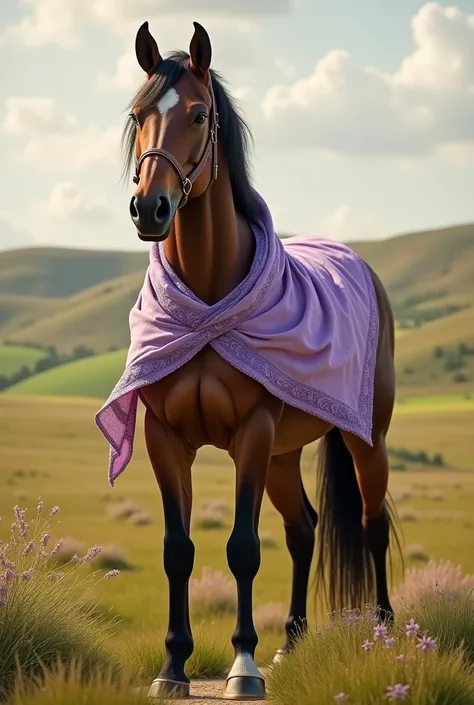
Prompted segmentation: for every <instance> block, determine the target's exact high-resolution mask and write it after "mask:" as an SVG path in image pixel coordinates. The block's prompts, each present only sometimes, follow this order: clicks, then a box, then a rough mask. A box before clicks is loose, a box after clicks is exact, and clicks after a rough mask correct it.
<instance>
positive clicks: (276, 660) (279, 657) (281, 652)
mask: <svg viewBox="0 0 474 705" xmlns="http://www.w3.org/2000/svg"><path fill="white" fill-rule="evenodd" d="M288 654H289V651H285V649H278V651H277V652H276V654H275V656H274V657H273V663H280V661H283V659H285V658H286V657H287V656H288Z"/></svg>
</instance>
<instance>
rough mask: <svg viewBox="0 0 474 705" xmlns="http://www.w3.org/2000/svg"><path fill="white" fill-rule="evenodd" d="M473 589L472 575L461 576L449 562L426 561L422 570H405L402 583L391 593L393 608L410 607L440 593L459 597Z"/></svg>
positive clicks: (457, 568) (460, 571) (459, 567)
mask: <svg viewBox="0 0 474 705" xmlns="http://www.w3.org/2000/svg"><path fill="white" fill-rule="evenodd" d="M473 589H474V575H463V574H462V569H461V566H459V565H458V566H456V565H454V564H453V563H451V561H434V560H431V561H428V563H427V564H426V566H423V567H422V568H411V569H410V570H407V572H406V574H405V579H404V581H403V582H402V583H401V584H400V585H399V586H398V587H397V588H396V589H395V590H394V591H393V595H392V597H393V604H394V608H396V607H397V606H398V605H402V604H409V605H411V606H412V607H413V606H414V605H416V604H417V603H419V602H422V601H423V600H425V599H426V598H430V597H434V596H435V595H437V594H438V593H439V592H440V591H441V592H442V593H443V594H445V595H447V596H449V597H460V596H462V595H463V594H464V592H465V591H466V590H467V591H470V590H473Z"/></svg>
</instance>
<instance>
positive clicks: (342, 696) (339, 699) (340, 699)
mask: <svg viewBox="0 0 474 705" xmlns="http://www.w3.org/2000/svg"><path fill="white" fill-rule="evenodd" d="M333 700H334V702H335V703H347V701H348V700H349V696H348V695H347V693H338V694H337V695H335V696H334V698H333Z"/></svg>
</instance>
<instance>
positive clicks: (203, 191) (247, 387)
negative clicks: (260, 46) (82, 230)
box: [124, 23, 396, 700]
mask: <svg viewBox="0 0 474 705" xmlns="http://www.w3.org/2000/svg"><path fill="white" fill-rule="evenodd" d="M194 27H195V32H194V36H193V38H192V41H191V44H190V52H189V55H187V54H185V53H182V52H178V53H174V54H171V55H170V56H168V57H167V58H166V59H164V58H162V56H161V55H160V52H159V49H158V46H157V44H156V42H155V40H154V39H153V37H152V36H151V34H150V32H149V30H148V23H144V24H143V25H142V27H140V29H139V31H138V34H137V37H136V54H137V58H138V61H139V64H140V66H141V67H142V69H143V70H144V71H145V73H146V75H147V79H148V80H147V81H145V83H144V85H143V86H142V87H141V88H140V90H139V92H138V93H137V95H136V96H135V98H134V100H133V103H132V107H133V109H132V112H131V114H130V117H129V121H128V123H127V126H126V130H125V133H124V138H125V146H126V149H127V165H128V167H130V166H131V164H132V162H133V160H134V159H136V165H137V166H136V174H135V177H134V180H135V183H136V184H137V190H136V192H135V194H134V196H133V198H132V200H131V204H130V212H131V216H132V220H133V222H134V224H135V226H136V229H137V231H138V234H139V237H140V238H141V239H142V240H143V241H150V242H161V241H164V252H165V254H166V259H167V261H168V263H169V265H170V267H171V268H172V269H173V270H174V272H175V273H176V275H177V276H178V277H179V278H180V280H181V281H182V282H184V284H185V285H186V286H187V287H188V289H189V290H190V291H191V292H193V294H194V295H195V296H196V297H198V298H199V299H200V300H201V301H202V302H205V303H206V304H207V305H209V306H211V305H213V304H215V303H216V302H218V301H220V300H222V299H223V298H224V297H226V296H227V295H228V294H229V293H230V292H231V291H233V290H234V289H235V288H236V287H237V286H238V285H239V283H240V282H242V280H243V279H244V278H245V277H246V276H247V274H248V272H249V269H250V267H251V264H252V258H253V256H254V251H255V242H254V237H253V234H252V222H253V221H254V218H255V214H256V200H255V195H254V191H253V189H252V187H251V185H250V180H249V176H248V158H247V155H248V137H249V133H248V131H247V128H246V125H245V123H244V122H243V120H242V118H241V117H240V115H239V114H238V112H237V110H236V109H235V107H234V105H233V103H232V101H231V99H230V98H229V96H228V94H227V92H226V91H225V89H224V87H223V84H222V81H221V80H220V79H219V77H218V75H217V74H216V73H215V72H214V70H212V71H211V70H210V64H211V44H210V40H209V37H208V35H207V33H206V31H205V30H204V29H203V27H201V26H200V25H199V24H197V23H194ZM369 271H370V276H371V277H372V280H373V286H374V288H375V293H376V299H377V306H378V316H379V327H378V346H377V354H376V368H375V379H374V397H373V426H372V445H369V444H368V443H366V442H364V441H363V440H362V439H361V438H360V437H358V436H356V435H354V434H352V433H349V432H347V431H343V430H340V429H339V428H337V427H336V426H334V425H332V424H330V423H328V422H327V421H324V420H322V419H320V418H318V417H316V416H314V415H311V414H309V413H306V412H304V411H301V410H299V409H297V408H295V407H293V406H291V405H289V404H287V403H285V402H283V401H281V400H280V399H278V398H276V397H275V396H274V395H272V394H270V392H269V391H267V389H266V388H264V386H262V385H261V384H260V383H259V382H257V381H255V380H254V379H251V378H250V377H249V376H247V375H245V374H243V373H242V372H240V371H239V370H237V369H236V368H235V367H234V366H232V365H230V364H228V363H227V362H226V361H225V360H224V359H223V358H222V357H220V356H219V355H218V354H217V353H216V352H215V351H214V350H213V349H212V348H211V347H210V346H208V345H207V346H205V347H204V348H203V349H202V350H201V352H200V353H198V354H197V355H195V356H194V357H193V358H192V359H190V360H189V361H188V362H186V363H185V364H184V365H182V366H181V367H179V368H178V369H177V370H176V371H174V372H172V373H170V374H168V375H167V376H165V377H164V378H162V379H161V380H160V381H158V382H155V383H153V384H149V385H147V386H144V387H142V388H141V389H140V398H141V400H142V402H143V403H144V405H145V407H146V415H145V437H146V444H147V449H148V454H149V457H150V461H151V464H152V466H153V470H154V473H155V475H156V479H157V481H158V484H159V487H160V490H161V494H162V500H163V508H164V517H165V526H166V530H165V537H164V567H165V572H166V575H167V577H168V580H169V626H168V634H167V636H166V653H167V658H166V662H165V665H164V666H163V669H162V671H161V673H160V674H159V676H158V677H157V678H156V679H155V680H154V682H153V684H152V687H151V691H150V694H151V695H156V694H158V693H170V692H177V693H178V694H180V695H181V696H185V695H188V694H189V679H188V678H187V676H186V674H185V663H186V660H187V659H188V658H189V657H190V655H191V653H192V651H193V639H192V634H191V628H190V620H189V603H188V583H189V579H190V576H191V573H192V569H193V561H194V545H193V543H192V541H191V538H190V517H191V505H192V480H191V469H192V465H193V461H194V459H195V456H196V452H197V450H198V449H199V448H200V447H202V446H204V445H213V446H215V447H217V448H221V449H225V450H227V451H228V453H229V455H230V457H231V458H232V459H233V461H234V463H235V468H236V498H235V521H234V526H233V529H232V533H231V536H230V539H229V541H228V544H227V558H228V563H229V567H230V570H231V571H232V573H233V575H234V577H235V580H236V583H237V591H238V616H237V626H236V629H235V632H234V634H233V636H232V643H233V645H234V648H235V662H234V665H233V667H232V670H231V672H230V673H229V676H228V679H227V685H226V691H225V697H226V698H227V699H233V700H246V699H256V698H261V697H263V696H264V693H265V685H264V680H263V677H262V674H261V673H260V671H259V670H258V669H257V667H256V666H255V663H254V653H255V648H256V646H257V642H258V637H257V633H256V631H255V628H254V624H253V619H252V585H253V581H254V578H255V576H256V574H257V572H258V570H259V566H260V544H259V538H258V523H259V514H260V508H261V503H262V498H263V493H264V490H265V489H266V491H267V493H268V496H269V497H270V500H271V501H272V503H273V505H274V506H275V507H276V509H277V510H278V511H279V512H280V514H281V515H282V517H283V521H284V526H285V532H286V541H287V546H288V550H289V552H290V554H291V557H292V560H293V581H292V596H291V605H290V610H289V616H288V619H287V622H286V634H287V639H286V643H285V644H284V646H283V647H282V649H280V650H279V652H278V658H281V657H283V656H284V655H285V654H287V653H288V652H289V651H290V650H291V649H292V647H293V645H294V643H295V639H296V638H297V634H298V633H301V631H304V629H305V625H306V603H307V593H308V582H309V576H310V567H311V562H312V556H313V549H314V543H315V528H316V525H317V523H318V514H317V513H316V511H315V509H314V508H313V507H312V506H311V504H310V502H309V500H308V497H307V495H306V493H305V490H304V487H303V483H302V478H301V471H300V459H301V453H302V449H303V447H304V446H306V445H308V444H309V443H312V442H313V441H316V440H318V439H321V441H320V462H319V466H320V467H319V476H320V486H319V503H320V512H321V522H320V528H319V532H320V553H319V560H318V566H317V574H318V576H319V579H320V580H322V579H323V577H324V576H327V577H328V579H329V598H330V603H331V606H332V608H333V609H334V608H337V607H342V606H347V607H355V606H361V604H362V603H363V601H364V600H370V599H373V598H375V599H376V600H377V605H378V606H379V609H380V614H381V618H388V619H390V618H391V617H392V614H393V613H392V608H391V605H390V601H389V595H388V588H387V574H386V554H387V550H388V546H389V533H390V530H391V529H392V530H393V521H392V519H391V513H390V512H389V510H388V505H387V496H386V495H387V484H388V472H389V464H388V457H387V448H386V443H385V437H386V434H387V431H388V428H389V424H390V420H391V416H392V411H393V405H394V396H395V374H394V321H393V316H392V312H391V308H390V304H389V300H388V297H387V294H386V292H385V290H384V288H383V286H382V284H381V283H380V281H379V279H378V278H377V276H376V275H375V274H374V273H373V272H372V271H371V270H369ZM394 533H395V531H394ZM395 536H396V533H395Z"/></svg>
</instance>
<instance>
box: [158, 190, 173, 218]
mask: <svg viewBox="0 0 474 705" xmlns="http://www.w3.org/2000/svg"><path fill="white" fill-rule="evenodd" d="M170 214H171V204H170V202H169V200H168V199H167V198H166V196H160V198H159V199H158V207H157V209H156V211H155V218H156V220H157V221H158V222H159V223H165V222H166V221H167V220H168V219H169V217H170Z"/></svg>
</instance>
